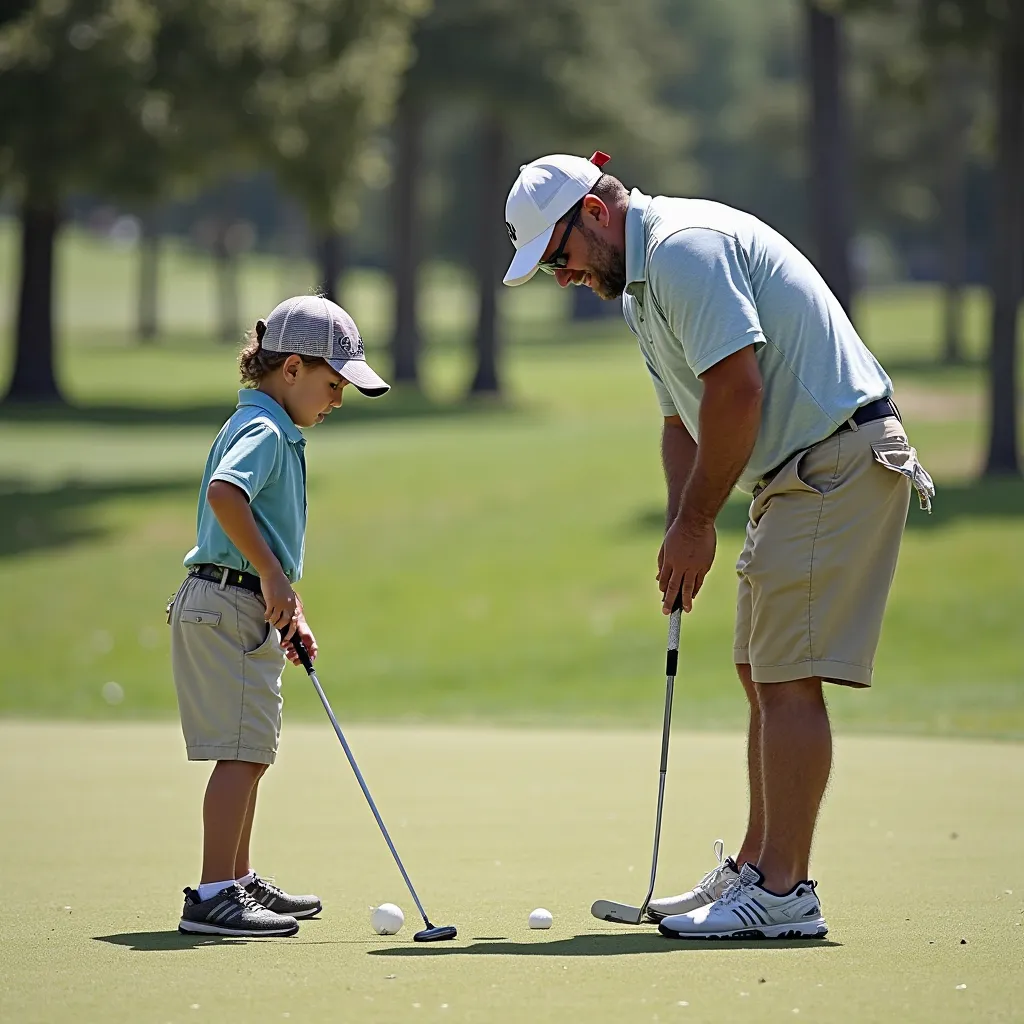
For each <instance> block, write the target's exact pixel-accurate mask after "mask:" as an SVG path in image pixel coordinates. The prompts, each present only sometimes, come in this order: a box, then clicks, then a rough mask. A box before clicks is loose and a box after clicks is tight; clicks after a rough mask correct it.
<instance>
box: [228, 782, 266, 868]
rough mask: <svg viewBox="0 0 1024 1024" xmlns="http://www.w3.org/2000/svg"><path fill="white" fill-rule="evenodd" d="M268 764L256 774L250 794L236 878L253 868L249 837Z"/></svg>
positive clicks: (236, 854)
mask: <svg viewBox="0 0 1024 1024" xmlns="http://www.w3.org/2000/svg"><path fill="white" fill-rule="evenodd" d="M267 767H268V766H267V765H262V768H263V771H262V772H260V773H259V775H257V776H256V781H255V782H254V783H253V787H252V793H251V794H250V796H249V807H248V809H247V810H246V812H245V820H244V821H243V822H242V834H241V835H240V836H239V837H238V850H237V852H236V853H235V874H234V876H233V877H235V878H243V877H244V876H245V875H247V874H249V872H250V871H251V870H252V863H251V861H250V859H249V839H250V837H251V836H252V822H253V818H255V816H256V797H257V795H258V794H259V791H260V779H262V778H263V772H265V771H266V770H267Z"/></svg>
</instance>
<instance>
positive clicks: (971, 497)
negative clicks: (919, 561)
mask: <svg viewBox="0 0 1024 1024" xmlns="http://www.w3.org/2000/svg"><path fill="white" fill-rule="evenodd" d="M935 490H936V494H935V498H934V499H933V501H932V514H931V515H928V514H927V513H926V512H922V511H921V509H920V508H919V507H918V502H917V492H916V491H915V492H912V493H911V496H910V512H909V514H908V515H907V529H908V530H934V529H937V528H940V527H943V526H948V525H949V524H950V523H953V522H956V521H957V520H959V519H987V520H993V519H1017V518H1020V517H1022V516H1024V477H1003V478H1000V477H992V478H984V479H981V480H977V481H975V482H974V483H969V484H944V483H941V482H940V483H937V484H936V485H935ZM748 509H749V504H748V503H747V502H746V501H743V500H739V499H734V500H730V501H728V502H726V504H725V507H724V508H723V509H722V511H721V512H719V513H718V519H717V520H716V522H715V525H716V526H717V527H718V529H719V530H722V531H735V532H739V533H743V532H744V531H745V530H746V528H747V511H748ZM632 529H633V530H635V531H637V532H641V533H657V534H663V533H664V532H665V510H664V509H663V508H656V509H648V510H646V511H643V512H641V513H640V514H639V515H638V516H637V517H636V519H635V520H634V521H633V524H632Z"/></svg>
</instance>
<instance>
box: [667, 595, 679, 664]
mask: <svg viewBox="0 0 1024 1024" xmlns="http://www.w3.org/2000/svg"><path fill="white" fill-rule="evenodd" d="M682 615H683V595H682V591H680V592H679V594H677V595H676V603H675V604H674V605H673V606H672V614H671V615H670V616H669V618H668V654H667V655H666V657H665V675H667V676H674V675H675V674H676V666H677V664H678V661H679V627H680V620H681V619H682Z"/></svg>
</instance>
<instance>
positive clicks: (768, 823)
mask: <svg viewBox="0 0 1024 1024" xmlns="http://www.w3.org/2000/svg"><path fill="white" fill-rule="evenodd" d="M754 685H755V687H756V688H757V694H758V699H759V704H760V708H761V771H762V773H763V786H764V844H763V846H762V848H761V854H760V856H759V857H758V858H757V867H758V868H759V869H760V871H761V873H762V874H763V875H764V887H765V888H766V889H767V890H768V891H769V892H774V893H779V894H782V893H786V892H788V891H789V890H790V889H792V888H793V886H794V885H796V883H797V882H800V881H802V880H803V879H805V878H807V872H808V863H809V861H810V856H811V841H812V839H813V838H814V826H815V823H816V822H817V820H818V810H819V808H820V806H821V799H822V797H823V796H824V794H825V787H826V785H827V784H828V777H829V772H830V771H831V769H832V730H831V726H830V724H829V720H828V709H827V708H826V707H825V697H824V694H822V692H821V680H820V679H818V678H813V677H812V678H808V679H799V680H795V681H793V682H788V683H755V684H754Z"/></svg>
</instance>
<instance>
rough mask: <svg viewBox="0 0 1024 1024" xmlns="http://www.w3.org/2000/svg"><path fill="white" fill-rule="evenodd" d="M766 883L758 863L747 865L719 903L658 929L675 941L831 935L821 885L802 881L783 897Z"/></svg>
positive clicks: (664, 922)
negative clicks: (823, 911)
mask: <svg viewBox="0 0 1024 1024" xmlns="http://www.w3.org/2000/svg"><path fill="white" fill-rule="evenodd" d="M763 881H764V875H762V874H761V872H760V871H758V870H757V868H755V867H754V865H753V864H744V865H743V870H742V871H741V872H740V877H739V879H738V881H736V882H734V883H733V884H732V885H731V886H729V888H728V889H727V890H726V892H725V893H724V894H723V895H722V896H721V897H720V898H719V899H717V900H715V902H714V903H709V904H708V905H707V906H704V907H699V908H698V909H697V910H692V911H690V912H689V913H688V914H676V915H675V916H673V917H666V918H664V919H663V920H662V921H661V923H660V924H659V925H658V931H660V932H661V934H662V935H667V936H668V937H669V938H670V939H821V938H824V937H825V936H826V935H827V934H828V925H827V924H826V923H825V918H824V917H822V916H821V904H820V903H819V902H818V897H817V894H816V893H815V891H814V889H815V885H816V883H815V882H811V881H803V882H797V884H796V885H794V886H793V888H792V889H790V890H789V892H787V893H785V894H784V895H782V896H777V895H776V894H775V893H772V892H768V890H767V889H764V888H762V886H761V883H762V882H763Z"/></svg>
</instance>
